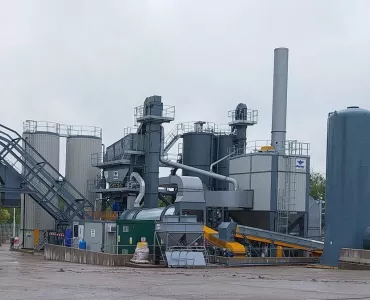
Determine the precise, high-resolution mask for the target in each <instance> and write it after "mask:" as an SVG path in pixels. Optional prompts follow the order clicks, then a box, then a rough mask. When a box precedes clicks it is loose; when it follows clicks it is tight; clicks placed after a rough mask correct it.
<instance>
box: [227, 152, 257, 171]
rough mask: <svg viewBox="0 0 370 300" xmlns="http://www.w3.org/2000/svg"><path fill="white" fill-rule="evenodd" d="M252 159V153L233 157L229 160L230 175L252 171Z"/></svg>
mask: <svg viewBox="0 0 370 300" xmlns="http://www.w3.org/2000/svg"><path fill="white" fill-rule="evenodd" d="M251 160H252V156H251V155H246V156H240V157H236V158H231V159H230V160H229V172H230V175H233V174H241V173H246V172H250V171H251Z"/></svg>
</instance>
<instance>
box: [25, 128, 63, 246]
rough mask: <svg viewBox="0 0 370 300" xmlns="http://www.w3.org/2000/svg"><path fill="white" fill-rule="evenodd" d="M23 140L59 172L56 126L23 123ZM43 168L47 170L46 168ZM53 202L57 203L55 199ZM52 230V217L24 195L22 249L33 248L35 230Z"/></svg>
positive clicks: (53, 226)
mask: <svg viewBox="0 0 370 300" xmlns="http://www.w3.org/2000/svg"><path fill="white" fill-rule="evenodd" d="M23 138H24V139H25V140H27V142H28V143H29V144H30V145H31V146H32V147H33V148H35V150H36V151H38V152H39V153H40V154H41V155H42V156H43V157H44V158H45V159H46V160H47V161H48V162H49V163H50V164H51V165H52V166H53V167H54V168H55V169H56V170H59V153H60V152H59V151H60V139H59V134H58V124H56V123H51V122H47V123H46V122H35V121H27V122H25V123H24V132H23ZM23 146H24V145H23ZM25 150H26V151H28V150H27V147H25ZM28 152H29V153H34V152H30V151H28ZM45 168H46V170H47V168H48V167H45ZM51 174H54V172H51ZM55 179H58V178H55ZM55 202H57V199H55ZM54 228H55V221H54V219H53V217H52V216H51V215H50V214H49V213H48V212H47V211H46V210H44V209H43V208H42V207H41V206H40V205H39V204H37V203H36V202H35V201H34V200H33V199H32V198H31V197H30V196H29V195H25V196H24V198H23V199H22V201H21V231H22V232H21V237H22V239H23V236H24V241H23V244H24V246H23V247H24V248H33V247H34V246H35V245H34V236H33V234H34V230H35V229H39V230H48V229H49V230H53V229H54ZM23 233H24V234H23Z"/></svg>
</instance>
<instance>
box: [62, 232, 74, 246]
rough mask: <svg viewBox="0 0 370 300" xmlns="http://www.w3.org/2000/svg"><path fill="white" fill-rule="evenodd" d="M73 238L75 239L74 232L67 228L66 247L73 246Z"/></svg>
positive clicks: (65, 235)
mask: <svg viewBox="0 0 370 300" xmlns="http://www.w3.org/2000/svg"><path fill="white" fill-rule="evenodd" d="M72 240H73V232H72V229H66V231H65V234H64V245H65V246H66V247H71V246H72Z"/></svg>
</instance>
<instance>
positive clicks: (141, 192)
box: [130, 172, 145, 207]
mask: <svg viewBox="0 0 370 300" xmlns="http://www.w3.org/2000/svg"><path fill="white" fill-rule="evenodd" d="M134 178H135V179H136V180H137V182H139V183H140V190H139V195H137V197H136V199H135V202H134V207H140V203H141V200H143V198H144V195H145V181H144V179H143V178H142V177H141V176H140V174H139V173H137V172H132V173H131V175H130V180H132V179H134Z"/></svg>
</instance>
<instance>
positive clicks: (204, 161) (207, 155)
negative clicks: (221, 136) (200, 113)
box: [182, 132, 216, 187]
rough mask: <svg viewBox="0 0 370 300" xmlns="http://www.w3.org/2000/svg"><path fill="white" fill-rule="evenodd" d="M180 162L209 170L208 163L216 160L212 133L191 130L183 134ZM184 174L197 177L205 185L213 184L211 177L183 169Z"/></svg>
mask: <svg viewBox="0 0 370 300" xmlns="http://www.w3.org/2000/svg"><path fill="white" fill-rule="evenodd" d="M182 151H183V154H182V163H183V164H184V165H187V166H191V167H194V168H198V169H202V170H206V171H209V167H210V165H211V164H212V163H213V162H214V161H215V160H216V155H215V153H214V135H213V134H212V133H205V132H191V133H186V134H184V135H183V150H182ZM182 175H184V176H195V177H199V178H200V179H201V180H202V182H203V183H204V184H205V185H206V186H207V187H211V186H213V182H214V181H213V179H212V178H210V177H209V176H206V175H199V174H196V173H194V172H191V171H187V170H183V171H182Z"/></svg>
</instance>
